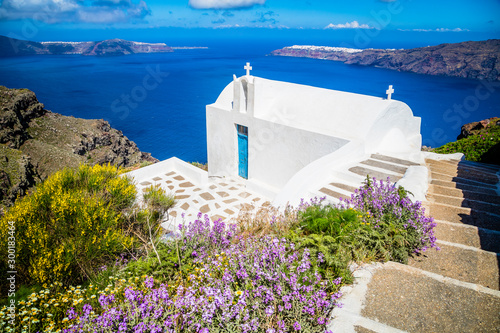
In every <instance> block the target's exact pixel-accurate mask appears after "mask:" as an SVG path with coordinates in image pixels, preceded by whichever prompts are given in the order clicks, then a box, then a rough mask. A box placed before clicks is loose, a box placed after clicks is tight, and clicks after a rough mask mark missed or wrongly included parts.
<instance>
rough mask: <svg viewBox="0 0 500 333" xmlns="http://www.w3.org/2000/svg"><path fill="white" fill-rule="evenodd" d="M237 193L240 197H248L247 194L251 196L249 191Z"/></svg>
mask: <svg viewBox="0 0 500 333" xmlns="http://www.w3.org/2000/svg"><path fill="white" fill-rule="evenodd" d="M238 195H239V196H240V197H242V198H248V197H249V196H251V194H250V193H248V192H243V193H240V194H238Z"/></svg>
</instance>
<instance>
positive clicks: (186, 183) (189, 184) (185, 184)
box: [179, 182, 194, 187]
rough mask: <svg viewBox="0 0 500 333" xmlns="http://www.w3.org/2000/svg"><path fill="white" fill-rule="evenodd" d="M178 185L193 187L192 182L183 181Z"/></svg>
mask: <svg viewBox="0 0 500 333" xmlns="http://www.w3.org/2000/svg"><path fill="white" fill-rule="evenodd" d="M179 187H194V184H193V183H191V182H185V183H181V184H179Z"/></svg>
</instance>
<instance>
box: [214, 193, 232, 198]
mask: <svg viewBox="0 0 500 333" xmlns="http://www.w3.org/2000/svg"><path fill="white" fill-rule="evenodd" d="M217 194H218V195H220V196H221V197H223V198H225V197H228V196H229V194H228V193H227V192H217Z"/></svg>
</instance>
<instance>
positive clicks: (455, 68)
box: [271, 39, 500, 81]
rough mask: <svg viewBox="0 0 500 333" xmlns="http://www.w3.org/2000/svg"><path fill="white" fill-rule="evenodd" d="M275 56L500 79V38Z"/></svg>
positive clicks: (314, 49) (302, 50)
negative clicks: (382, 48) (408, 46)
mask: <svg viewBox="0 0 500 333" xmlns="http://www.w3.org/2000/svg"><path fill="white" fill-rule="evenodd" d="M271 54H272V55H274V56H287V57H305V58H314V59H325V60H333V61H342V62H344V63H346V64H355V65H363V66H376V67H381V68H387V69H393V70H397V71H403V72H413V73H419V74H429V75H445V76H455V77H462V78H469V79H480V80H488V81H499V80H500V61H499V58H500V39H490V40H486V41H479V42H463V43H454V44H441V45H437V46H428V47H421V48H415V49H409V50H381V49H366V50H359V49H348V48H339V47H321V46H307V45H304V46H301V45H295V46H289V47H285V48H283V49H279V50H275V51H273V52H272V53H271Z"/></svg>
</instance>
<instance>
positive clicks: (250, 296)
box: [67, 217, 340, 332]
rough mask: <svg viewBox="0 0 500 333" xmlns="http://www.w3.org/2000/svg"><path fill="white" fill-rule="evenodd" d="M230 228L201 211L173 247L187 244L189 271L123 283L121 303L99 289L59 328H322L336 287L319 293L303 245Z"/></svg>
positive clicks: (318, 277) (318, 280) (319, 282)
mask: <svg viewBox="0 0 500 333" xmlns="http://www.w3.org/2000/svg"><path fill="white" fill-rule="evenodd" d="M234 229H235V227H234V226H231V227H228V226H227V225H225V224H224V223H223V222H220V221H217V222H215V223H214V225H213V226H210V221H209V220H208V217H206V218H205V219H204V220H202V219H201V218H199V219H197V220H196V221H194V222H193V223H190V224H189V225H188V226H187V228H186V229H185V230H183V232H184V237H183V239H182V241H181V248H184V250H186V249H187V248H188V247H190V248H191V249H192V248H194V247H195V249H194V250H192V251H191V254H192V255H193V254H194V253H196V254H194V255H193V258H194V259H193V263H194V268H193V270H192V273H191V274H189V275H187V276H184V277H183V276H178V279H177V280H176V281H175V282H173V283H169V284H168V285H167V284H160V285H157V286H156V287H155V286H154V285H155V283H154V281H153V280H152V279H151V278H148V279H146V281H145V286H146V287H147V290H144V291H137V290H136V289H133V288H127V289H125V291H124V295H125V299H124V301H123V302H119V301H117V297H116V295H114V294H109V295H107V296H103V297H101V298H100V303H101V304H100V306H101V307H102V308H103V309H104V310H103V312H102V314H101V315H99V316H92V315H90V311H93V309H94V308H93V307H91V306H84V307H83V308H82V310H81V311H73V310H72V311H70V312H69V315H68V318H70V317H71V318H72V319H73V326H72V327H71V328H69V329H68V330H67V332H79V331H80V330H82V329H83V331H88V330H90V329H92V331H97V332H116V331H134V332H143V331H144V332H145V331H147V332H150V331H151V332H162V331H163V330H165V329H166V330H167V331H169V332H177V331H180V330H186V331H193V332H211V331H220V330H222V331H234V332H250V331H258V332H286V331H291V330H303V331H306V332H320V331H321V332H322V331H324V328H325V324H326V321H327V318H328V314H329V312H330V310H331V309H332V308H333V306H335V305H336V300H337V299H338V298H339V297H340V294H339V293H338V292H334V293H330V294H329V293H327V292H326V286H327V285H328V284H327V283H326V282H325V281H324V280H323V279H322V277H321V275H320V274H318V272H317V271H316V270H315V266H314V265H313V264H312V261H311V258H310V256H309V254H308V252H307V251H303V252H298V251H296V250H295V247H294V245H293V243H290V242H289V241H287V240H285V239H277V238H274V237H271V236H267V237H261V238H252V237H250V238H245V239H243V238H240V237H236V236H235V234H234ZM171 242H172V243H174V242H175V241H171ZM194 244H197V245H196V246H194ZM338 284H340V279H338V280H336V281H335V285H338Z"/></svg>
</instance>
